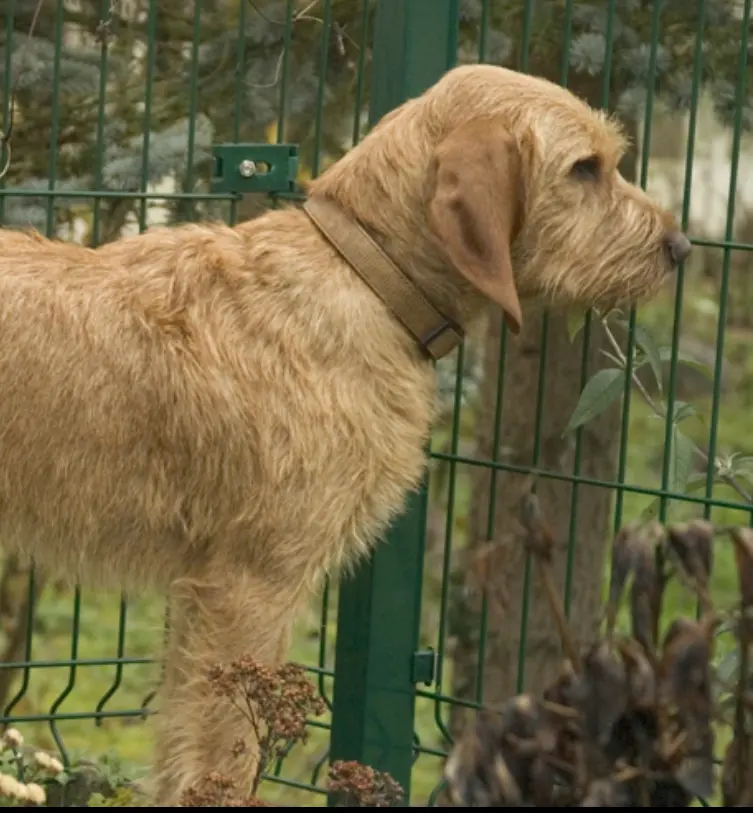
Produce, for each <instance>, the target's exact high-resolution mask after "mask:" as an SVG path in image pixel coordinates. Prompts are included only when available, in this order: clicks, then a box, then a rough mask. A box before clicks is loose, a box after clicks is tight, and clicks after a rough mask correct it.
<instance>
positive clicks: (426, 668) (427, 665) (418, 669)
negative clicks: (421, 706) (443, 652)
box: [411, 649, 439, 686]
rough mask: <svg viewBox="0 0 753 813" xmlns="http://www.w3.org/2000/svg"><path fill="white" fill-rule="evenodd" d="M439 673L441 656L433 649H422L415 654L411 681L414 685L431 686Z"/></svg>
mask: <svg viewBox="0 0 753 813" xmlns="http://www.w3.org/2000/svg"><path fill="white" fill-rule="evenodd" d="M438 672H439V655H437V653H436V652H435V651H434V650H433V649H422V650H419V651H418V652H414V653H413V663H412V665H411V679H412V681H413V683H423V684H424V686H431V684H432V683H434V682H435V681H436V679H437V674H438Z"/></svg>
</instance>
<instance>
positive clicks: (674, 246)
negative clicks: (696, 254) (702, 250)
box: [664, 229, 692, 268]
mask: <svg viewBox="0 0 753 813" xmlns="http://www.w3.org/2000/svg"><path fill="white" fill-rule="evenodd" d="M691 248H692V246H691V243H690V240H688V238H687V237H686V236H685V235H684V234H683V233H682V232H681V231H679V230H678V229H673V230H672V231H669V232H667V234H666V235H665V237H664V251H665V253H666V255H667V257H668V259H669V261H670V263H671V264H672V267H673V268H677V266H678V265H680V263H682V262H684V261H685V260H686V259H687V257H688V254H690V249H691Z"/></svg>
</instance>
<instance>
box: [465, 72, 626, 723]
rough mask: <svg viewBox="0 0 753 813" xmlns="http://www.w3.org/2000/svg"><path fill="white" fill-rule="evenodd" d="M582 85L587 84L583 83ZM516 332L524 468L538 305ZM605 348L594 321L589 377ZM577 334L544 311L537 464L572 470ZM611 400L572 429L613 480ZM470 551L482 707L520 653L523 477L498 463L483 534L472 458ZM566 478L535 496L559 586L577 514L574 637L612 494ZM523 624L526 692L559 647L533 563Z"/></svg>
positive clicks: (504, 424) (511, 347)
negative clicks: (484, 615) (550, 536)
mask: <svg viewBox="0 0 753 813" xmlns="http://www.w3.org/2000/svg"><path fill="white" fill-rule="evenodd" d="M584 90H585V92H584ZM595 90H598V89H596V88H585V89H584V88H575V92H576V93H578V92H579V95H581V96H584V97H586V98H588V99H589V100H591V101H592V103H593V102H594V101H596V102H597V103H598V95H595V93H594V91H595ZM635 167H636V160H635V155H630V156H628V158H627V160H626V161H625V163H624V165H623V167H622V170H623V174H624V175H625V176H626V177H627V178H628V179H632V178H634V177H635ZM524 321H525V326H524V328H523V330H522V331H521V334H520V336H519V337H518V338H517V339H515V338H513V337H510V338H509V339H508V341H507V347H506V353H505V366H504V377H505V381H504V393H503V403H502V410H501V426H500V432H499V438H500V444H499V449H500V451H501V450H504V456H503V459H504V460H505V461H506V462H507V463H509V464H512V465H517V466H530V465H531V463H532V462H533V451H534V449H533V447H534V436H535V429H536V422H537V415H536V412H537V410H536V402H537V393H538V387H539V366H540V362H541V357H542V346H541V339H542V312H541V311H535V310H534V311H532V312H528V313H526V314H525V320H524ZM501 326H502V320H501V318H500V314H499V313H494V314H492V315H491V316H490V318H489V324H488V329H487V332H486V336H485V339H484V345H485V353H484V356H485V361H484V378H483V382H482V385H481V393H480V402H481V403H480V408H479V416H478V428H477V432H476V438H477V440H476V449H475V454H474V457H475V458H476V459H480V460H491V459H492V458H493V451H494V450H493V443H494V440H493V439H494V435H495V426H494V422H495V407H496V398H497V391H498V387H497V370H498V365H499V354H500V334H501ZM605 347H606V340H605V336H604V332H603V330H602V329H601V327H600V325H598V324H596V323H595V322H592V330H591V338H590V342H589V350H588V355H587V365H588V367H587V376H588V377H590V376H591V375H593V373H594V372H595V371H596V370H597V369H599V368H600V367H602V366H604V357H603V355H602V354H600V352H599V350H600V349H602V348H605ZM582 360H583V336H582V333H581V334H579V335H578V337H577V338H576V339H575V341H574V342H573V343H570V341H569V338H568V333H567V317H566V315H565V314H563V313H557V314H555V313H551V314H550V317H549V329H548V338H547V350H546V368H545V374H544V391H543V407H542V417H541V434H540V445H539V459H538V461H537V468H540V469H543V470H545V471H553V472H556V473H560V474H565V475H570V474H572V473H573V464H574V453H575V441H574V438H573V437H566V438H563V437H562V433H563V430H564V429H565V426H566V424H567V421H568V419H569V417H570V415H571V414H572V411H573V409H574V407H575V404H576V403H577V400H578V397H579V394H580V390H581V375H582V373H581V370H582ZM619 428H620V409H619V405H617V404H615V405H613V407H612V408H610V409H609V410H607V411H606V412H605V413H604V414H602V415H601V416H600V417H599V418H597V419H595V420H593V421H591V422H589V423H588V424H587V425H586V426H585V427H584V429H583V432H582V452H581V462H580V475H581V476H584V477H586V478H596V479H603V480H609V481H613V480H614V479H615V476H616V461H617V447H618V442H619V436H620V432H619ZM471 478H472V482H471V489H470V493H471V495H473V496H472V498H471V504H470V509H469V535H468V548H469V550H468V554H469V557H470V559H469V561H472V560H473V557H474V554H475V555H476V556H477V557H478V556H479V554H480V552H482V551H491V558H490V559H489V561H488V562H487V566H486V569H485V572H486V579H485V585H484V586H485V588H486V595H487V597H488V599H489V601H488V607H489V616H488V625H487V630H486V646H485V657H484V661H483V665H482V668H483V676H482V677H483V690H484V691H483V701H484V704H485V705H487V706H492V707H494V706H496V705H498V704H500V703H503V702H504V701H505V700H507V699H508V698H509V697H511V696H512V695H514V694H516V693H517V691H518V676H519V650H520V648H521V623H522V617H523V603H524V589H525V578H524V574H525V572H526V555H525V551H524V548H523V542H522V538H521V531H522V529H519V528H518V527H517V519H518V516H519V509H518V505H519V501H520V498H521V496H522V494H523V491H524V489H525V488H526V486H527V484H528V483H529V480H528V476H527V475H525V474H516V473H511V472H505V471H500V472H499V473H498V474H497V477H496V484H495V487H494V491H495V493H494V495H493V497H494V499H495V512H494V517H495V523H494V526H495V527H494V530H493V533H492V535H491V539H490V536H489V530H488V527H487V526H488V522H489V500H490V488H491V481H492V476H491V472H490V470H489V469H485V468H481V467H475V468H474V470H473V472H472V474H471ZM576 488H577V494H576V495H575V500H573V485H572V484H571V483H569V482H567V481H564V480H553V479H545V478H542V479H540V480H539V482H538V484H537V494H538V496H539V500H540V503H541V506H542V510H543V511H544V513H545V516H546V517H547V519H548V521H549V523H550V525H551V526H552V529H553V530H554V532H555V536H556V539H557V546H556V549H555V556H554V570H555V578H556V581H557V585H558V587H559V588H560V589H561V591H562V593H561V595H562V596H564V587H565V581H566V572H567V560H568V555H567V554H568V538H569V532H570V521H571V515H572V513H573V505H574V506H575V507H574V510H575V511H576V522H575V533H574V540H575V541H574V557H573V565H572V582H571V584H572V590H571V604H570V625H571V628H572V630H573V632H574V634H575V637H576V639H577V640H578V641H581V642H583V641H587V640H588V639H589V638H591V637H593V636H594V635H595V633H596V631H597V626H598V615H599V610H600V605H601V597H602V594H601V590H602V583H603V573H604V564H605V553H606V544H607V543H608V541H609V539H610V538H611V532H612V526H611V507H612V496H613V495H612V492H611V490H610V489H607V488H597V487H594V486H586V485H577V486H576ZM477 571H478V568H465V569H464V572H463V573H462V574H459V580H460V581H461V582H464V585H465V588H466V589H464V590H459V591H457V595H456V596H455V600H454V601H453V602H452V604H451V617H450V628H451V635H452V644H453V648H452V653H453V680H452V683H453V686H452V694H453V695H454V696H455V697H459V698H464V699H475V696H476V687H477V685H478V677H479V676H478V674H477V671H478V668H479V645H480V640H479V639H480V633H479V630H480V628H481V626H482V625H481V615H480V612H481V597H480V595H479V591H478V590H477V589H476V588H477V586H478V585H477V579H478V572H477ZM530 587H531V590H530V600H529V602H528V612H527V616H528V624H527V628H526V638H525V646H524V654H523V659H524V660H523V666H524V686H523V688H524V690H525V691H531V692H538V691H540V690H542V688H544V686H545V685H546V684H547V683H548V682H549V681H550V680H551V679H552V678H553V677H555V675H556V673H557V672H558V670H559V668H560V663H561V659H562V651H561V646H560V640H559V637H558V635H557V632H556V629H555V626H554V623H553V620H552V617H551V614H550V611H549V609H548V606H547V604H546V602H545V600H544V597H543V595H542V592H541V584H540V581H539V577H538V574H537V572H536V568H535V566H533V567H532V569H531V581H530ZM466 715H467V711H465V710H463V709H461V708H455V707H453V710H452V714H451V720H450V727H451V730H452V731H453V733H454V734H455V735H457V733H458V732H459V731H460V730H462V728H463V727H464V725H465V723H466Z"/></svg>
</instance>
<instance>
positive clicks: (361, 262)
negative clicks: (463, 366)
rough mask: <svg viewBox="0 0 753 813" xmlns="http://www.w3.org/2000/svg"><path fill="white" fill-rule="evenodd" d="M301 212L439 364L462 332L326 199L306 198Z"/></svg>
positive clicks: (368, 238) (355, 224)
mask: <svg viewBox="0 0 753 813" xmlns="http://www.w3.org/2000/svg"><path fill="white" fill-rule="evenodd" d="M303 210H304V211H305V212H306V214H307V215H308V216H309V218H311V220H312V222H313V223H314V225H315V226H316V227H317V228H318V229H319V231H321V232H322V234H323V235H324V236H325V237H326V238H327V240H328V241H329V242H330V243H331V244H332V245H333V246H334V247H335V248H336V249H337V250H338V251H339V252H340V254H341V255H342V256H343V257H344V258H345V260H346V261H347V262H348V264H349V265H350V266H351V267H352V268H353V270H354V271H355V272H356V273H357V274H358V276H359V277H361V279H362V280H363V281H364V282H365V283H366V284H367V285H368V286H369V287H370V288H371V289H372V291H374V293H375V294H376V295H377V296H378V297H379V298H380V299H381V300H382V302H384V304H385V305H386V306H387V307H388V308H389V309H390V311H391V312H392V315H393V316H394V317H395V318H396V319H397V320H398V322H400V324H401V325H402V326H403V327H404V328H405V329H406V330H407V331H408V333H410V334H411V335H412V336H413V338H414V339H415V340H416V342H417V343H418V346H419V347H420V348H421V350H422V351H423V352H424V354H425V355H427V356H428V357H429V358H432V359H434V361H438V360H439V359H441V358H443V357H444V356H446V355H448V354H449V353H451V352H452V351H453V350H454V349H455V348H456V347H457V346H458V345H459V344H460V343H461V342H462V341H463V331H462V329H461V328H460V327H459V326H458V325H457V324H456V323H455V322H454V321H453V320H451V319H449V318H447V317H446V316H444V315H443V314H442V313H440V312H439V311H438V310H437V309H436V308H435V307H434V305H432V303H431V302H429V300H428V299H427V298H426V297H425V296H424V294H423V293H422V292H421V291H420V290H419V289H418V288H417V287H416V285H415V284H414V283H413V281H412V280H410V279H409V278H408V277H407V276H406V275H405V274H404V273H403V272H402V271H401V270H400V268H398V267H397V265H395V263H394V262H393V261H392V260H391V259H390V257H389V256H388V255H387V253H386V252H385V251H384V249H383V248H382V247H381V246H380V245H378V243H376V241H375V240H373V239H372V237H371V236H370V235H369V234H367V232H366V230H365V229H364V228H363V226H361V225H360V223H358V222H357V221H355V220H353V219H351V218H350V217H348V215H347V214H345V212H343V211H342V209H340V207H339V206H338V205H337V204H336V203H334V202H333V201H331V200H329V199H328V198H320V197H310V198H308V199H307V200H306V201H305V202H304V204H303Z"/></svg>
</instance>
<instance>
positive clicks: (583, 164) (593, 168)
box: [570, 155, 601, 181]
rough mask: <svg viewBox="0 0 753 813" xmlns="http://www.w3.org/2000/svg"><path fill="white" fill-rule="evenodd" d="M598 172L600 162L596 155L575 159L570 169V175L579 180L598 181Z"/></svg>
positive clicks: (599, 170)
mask: <svg viewBox="0 0 753 813" xmlns="http://www.w3.org/2000/svg"><path fill="white" fill-rule="evenodd" d="M600 172H601V162H600V161H599V157H598V156H597V155H592V156H590V157H589V158H582V159H581V160H580V161H576V162H575V163H574V164H573V167H572V169H571V170H570V173H571V175H572V176H573V177H574V178H577V179H578V180H579V181H598V180H599V174H600Z"/></svg>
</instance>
